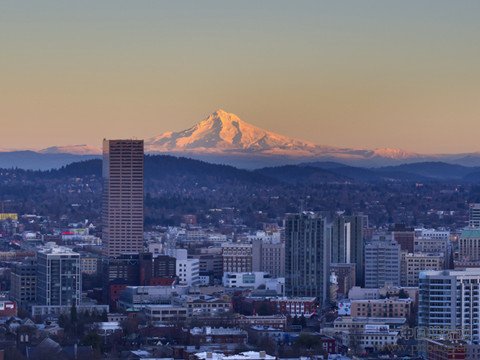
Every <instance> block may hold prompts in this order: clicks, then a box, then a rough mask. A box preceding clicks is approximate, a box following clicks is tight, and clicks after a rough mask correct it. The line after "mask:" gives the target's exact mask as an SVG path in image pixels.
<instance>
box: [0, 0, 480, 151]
mask: <svg viewBox="0 0 480 360" xmlns="http://www.w3.org/2000/svg"><path fill="white" fill-rule="evenodd" d="M479 14H480V2H479V1H473V0H472V1H463V0H462V1H446V0H445V1H444V0H431V1H418V0H411V1H405V0H403V1H396V2H394V1H369V0H364V1H358V0H351V1H333V2H332V1H328V2H327V1H320V0H312V1H280V0H275V1H273V0H272V1H249V0H242V1H235V2H234V1H198V0H191V1H160V0H149V1H123V0H102V1H91V0H82V1H76V2H73V1H63V2H61V1H50V0H46V1H35V0H32V1H26V0H22V1H18V0H11V1H9V0H7V1H2V2H1V3H0V45H1V48H0V73H1V77H0V125H1V127H0V148H42V147H47V146H50V145H67V144H84V143H87V144H92V145H100V141H101V139H102V138H104V137H107V138H115V137H138V138H148V137H150V136H154V135H157V134H160V133H162V132H164V131H170V130H173V131H178V130H183V129H186V128H188V127H190V126H192V125H193V124H194V123H196V122H198V121H200V120H201V119H203V118H204V117H205V116H207V115H208V114H209V113H210V112H212V111H214V110H215V109H217V108H224V109H225V110H227V111H230V112H233V113H236V114H237V115H239V116H240V117H241V118H242V119H244V120H245V121H248V122H251V123H253V124H255V125H257V126H260V127H263V128H266V129H269V130H272V131H275V132H279V133H283V134H285V135H289V136H292V137H297V138H301V139H306V140H310V141H314V142H316V143H319V144H324V145H334V146H342V147H353V148H376V147H398V148H403V149H406V150H410V151H417V152H424V153H433V152H441V153H447V152H468V151H480V141H479V137H480V136H479V133H480V38H479V34H480V21H479Z"/></svg>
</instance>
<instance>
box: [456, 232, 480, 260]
mask: <svg viewBox="0 0 480 360" xmlns="http://www.w3.org/2000/svg"><path fill="white" fill-rule="evenodd" d="M458 258H459V259H460V260H471V261H478V260H480V228H466V229H463V230H462V232H461V234H460V237H459V239H458Z"/></svg>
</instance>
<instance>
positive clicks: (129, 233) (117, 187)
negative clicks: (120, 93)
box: [102, 140, 144, 257]
mask: <svg viewBox="0 0 480 360" xmlns="http://www.w3.org/2000/svg"><path fill="white" fill-rule="evenodd" d="M143 168H144V160H143V140H104V141H103V182H104V185H103V210H102V211H103V214H102V218H103V238H102V240H103V244H104V249H105V250H104V251H105V255H107V256H109V257H116V256H118V255H120V254H127V253H128V254H131V253H140V252H143Z"/></svg>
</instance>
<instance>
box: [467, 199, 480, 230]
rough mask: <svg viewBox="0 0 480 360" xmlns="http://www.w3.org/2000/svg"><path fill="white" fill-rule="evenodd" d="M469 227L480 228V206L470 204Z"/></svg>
mask: <svg viewBox="0 0 480 360" xmlns="http://www.w3.org/2000/svg"><path fill="white" fill-rule="evenodd" d="M468 215H469V216H468V226H470V227H480V204H470V208H469V212H468Z"/></svg>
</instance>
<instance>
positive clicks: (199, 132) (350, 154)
mask: <svg viewBox="0 0 480 360" xmlns="http://www.w3.org/2000/svg"><path fill="white" fill-rule="evenodd" d="M145 149H146V151H147V152H150V153H188V154H194V155H207V154H208V155H212V154H217V155H222V156H225V155H237V156H241V155H244V156H247V155H248V156H252V155H255V156H282V157H288V158H292V159H294V158H305V157H307V158H316V157H322V158H325V157H327V158H332V159H342V160H348V159H351V160H366V159H372V158H386V159H407V158H410V157H415V156H416V154H413V153H408V152H405V151H403V150H399V149H376V150H354V149H348V148H340V147H333V146H322V145H317V144H315V143H312V142H308V141H303V140H298V139H294V138H291V137H287V136H284V135H280V134H276V133H274V132H271V131H267V130H264V129H261V128H259V127H256V126H254V125H252V124H249V123H248V122H246V121H243V120H242V119H240V118H239V117H238V116H237V115H235V114H232V113H228V112H226V111H224V110H221V109H219V110H217V111H215V112H214V113H213V114H211V115H210V116H208V117H207V118H206V119H204V120H202V121H200V122H199V123H198V124H196V125H194V126H192V127H191V128H189V129H187V130H184V131H179V132H166V133H164V134H162V135H159V136H155V137H153V138H150V139H148V140H146V141H145Z"/></svg>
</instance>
